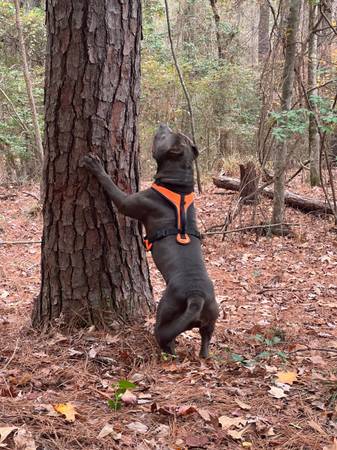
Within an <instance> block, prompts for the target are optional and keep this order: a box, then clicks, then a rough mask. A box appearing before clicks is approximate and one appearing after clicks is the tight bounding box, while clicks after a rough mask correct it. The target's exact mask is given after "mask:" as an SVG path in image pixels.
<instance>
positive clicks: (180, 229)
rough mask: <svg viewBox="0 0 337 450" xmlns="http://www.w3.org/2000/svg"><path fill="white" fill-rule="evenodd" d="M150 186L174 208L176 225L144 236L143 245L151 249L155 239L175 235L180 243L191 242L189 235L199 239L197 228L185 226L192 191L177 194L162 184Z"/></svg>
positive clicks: (192, 195)
mask: <svg viewBox="0 0 337 450" xmlns="http://www.w3.org/2000/svg"><path fill="white" fill-rule="evenodd" d="M151 188H152V189H153V190H155V191H156V192H158V193H159V194H160V195H161V196H162V197H164V198H165V199H166V200H167V201H169V202H170V204H171V205H172V206H173V207H174V208H175V212H176V219H177V226H176V228H168V229H164V230H159V231H157V232H156V233H154V234H153V235H151V236H149V237H147V236H146V237H145V239H144V245H145V248H146V250H151V248H152V244H153V242H155V241H158V240H160V239H163V238H165V237H167V236H173V235H176V236H177V238H176V239H177V242H178V243H179V244H182V245H187V244H189V243H190V242H191V239H190V237H189V235H191V236H195V237H197V238H198V239H200V233H199V231H198V230H195V229H192V228H188V227H187V211H188V208H189V207H190V206H191V205H192V203H193V201H194V192H191V193H190V194H178V193H177V192H173V191H171V190H170V189H167V188H165V187H163V186H159V185H158V184H156V183H153V184H152V186H151Z"/></svg>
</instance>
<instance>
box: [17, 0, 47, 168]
mask: <svg viewBox="0 0 337 450" xmlns="http://www.w3.org/2000/svg"><path fill="white" fill-rule="evenodd" d="M14 3H15V20H16V27H17V30H18V36H19V44H20V52H21V58H22V70H23V75H24V77H25V82H26V89H27V96H28V101H29V106H30V110H31V115H32V122H33V127H34V137H35V145H36V148H35V152H34V153H35V157H36V159H37V160H38V161H39V163H40V164H42V161H43V146H42V138H41V133H40V127H39V121H38V115H37V110H36V105H35V100H34V95H33V86H32V80H31V77H30V73H29V66H28V59H27V52H26V46H25V38H24V36H23V29H22V23H21V18H20V3H19V0H14Z"/></svg>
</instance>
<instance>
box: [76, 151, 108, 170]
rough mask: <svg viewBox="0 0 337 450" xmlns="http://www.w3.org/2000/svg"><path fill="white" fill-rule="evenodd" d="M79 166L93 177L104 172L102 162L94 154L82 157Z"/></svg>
mask: <svg viewBox="0 0 337 450" xmlns="http://www.w3.org/2000/svg"><path fill="white" fill-rule="evenodd" d="M80 166H81V167H85V168H86V169H87V170H89V172H91V173H92V174H94V175H98V174H100V173H102V172H104V168H103V165H102V161H101V160H100V159H99V157H98V156H97V155H95V154H94V153H89V154H88V155H86V156H84V157H83V158H82V159H81V162H80Z"/></svg>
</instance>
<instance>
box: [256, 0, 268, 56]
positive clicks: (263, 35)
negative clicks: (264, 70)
mask: <svg viewBox="0 0 337 450" xmlns="http://www.w3.org/2000/svg"><path fill="white" fill-rule="evenodd" d="M269 16H270V8H269V4H268V2H267V1H266V0H262V1H261V3H260V18H259V40H258V55H259V63H263V62H264V61H265V59H266V57H267V55H268V53H269V49H270V42H269Z"/></svg>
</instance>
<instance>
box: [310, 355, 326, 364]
mask: <svg viewBox="0 0 337 450" xmlns="http://www.w3.org/2000/svg"><path fill="white" fill-rule="evenodd" d="M309 359H310V361H311V362H312V363H313V364H317V365H319V366H326V364H327V363H326V361H325V360H324V359H323V358H322V357H321V356H320V355H314V356H311V357H310V358H309Z"/></svg>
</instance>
